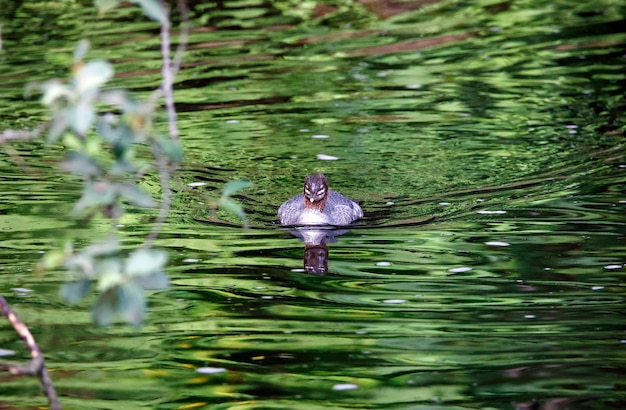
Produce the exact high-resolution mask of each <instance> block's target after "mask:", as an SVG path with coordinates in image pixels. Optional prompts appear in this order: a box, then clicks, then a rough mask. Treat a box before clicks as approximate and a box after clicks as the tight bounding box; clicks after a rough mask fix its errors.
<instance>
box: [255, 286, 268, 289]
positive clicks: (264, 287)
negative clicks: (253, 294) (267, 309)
mask: <svg viewBox="0 0 626 410" xmlns="http://www.w3.org/2000/svg"><path fill="white" fill-rule="evenodd" d="M254 288H255V289H266V288H267V286H255V287H254Z"/></svg>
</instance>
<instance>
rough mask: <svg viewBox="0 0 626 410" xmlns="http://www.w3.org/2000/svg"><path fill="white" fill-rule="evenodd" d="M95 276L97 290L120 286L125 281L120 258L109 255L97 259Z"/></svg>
mask: <svg viewBox="0 0 626 410" xmlns="http://www.w3.org/2000/svg"><path fill="white" fill-rule="evenodd" d="M96 277H97V280H98V290H99V291H107V290H109V289H113V288H115V287H117V286H121V285H122V284H123V283H124V282H125V278H124V274H123V272H122V261H121V259H119V258H115V257H111V258H106V259H102V260H97V261H96Z"/></svg>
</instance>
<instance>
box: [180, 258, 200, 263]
mask: <svg viewBox="0 0 626 410" xmlns="http://www.w3.org/2000/svg"><path fill="white" fill-rule="evenodd" d="M183 262H185V263H198V262H200V259H195V258H186V259H183Z"/></svg>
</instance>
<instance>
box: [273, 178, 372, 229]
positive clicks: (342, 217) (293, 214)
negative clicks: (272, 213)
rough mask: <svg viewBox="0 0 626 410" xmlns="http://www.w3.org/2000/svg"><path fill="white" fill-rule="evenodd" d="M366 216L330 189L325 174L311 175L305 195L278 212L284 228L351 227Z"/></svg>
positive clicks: (301, 195) (357, 206)
mask: <svg viewBox="0 0 626 410" xmlns="http://www.w3.org/2000/svg"><path fill="white" fill-rule="evenodd" d="M362 216H363V210H362V209H361V207H360V206H359V205H358V204H357V203H356V202H354V201H353V200H351V199H349V198H346V197H345V196H343V195H342V194H340V193H339V192H337V191H333V190H332V189H328V181H327V180H326V176H324V174H313V175H308V176H307V177H306V179H305V180H304V192H303V193H302V194H299V195H296V196H294V197H293V198H291V199H289V200H287V201H286V202H285V203H283V204H282V205H281V206H280V208H278V219H279V220H280V223H281V224H283V225H334V226H340V225H348V224H350V223H352V222H354V221H355V220H357V219H359V218H361V217H362Z"/></svg>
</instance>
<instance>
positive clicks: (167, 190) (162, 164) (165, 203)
mask: <svg viewBox="0 0 626 410" xmlns="http://www.w3.org/2000/svg"><path fill="white" fill-rule="evenodd" d="M150 149H151V151H152V155H153V156H154V158H155V159H156V163H157V164H156V168H157V169H158V171H159V179H160V180H161V189H162V192H161V205H160V207H159V215H158V216H157V217H156V219H155V221H154V223H153V224H152V230H151V231H150V234H148V236H147V237H146V240H145V241H144V244H143V246H144V247H149V246H151V245H152V242H154V240H155V239H156V238H157V237H158V236H159V233H160V232H161V229H162V228H163V224H164V223H165V220H166V219H167V215H168V213H169V211H170V206H171V204H172V188H171V187H170V178H171V175H172V172H171V171H172V170H170V169H168V161H167V159H166V158H165V156H164V154H163V152H161V151H160V150H159V149H158V148H157V146H156V144H155V143H152V144H150Z"/></svg>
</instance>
